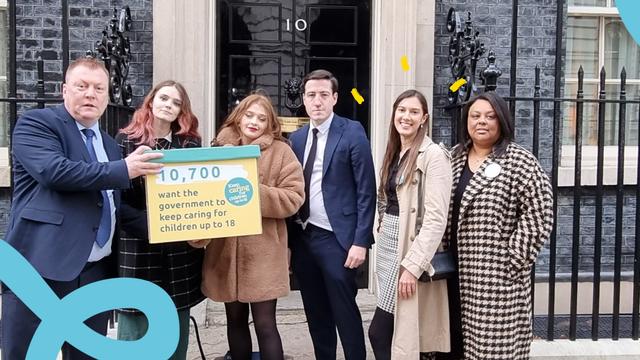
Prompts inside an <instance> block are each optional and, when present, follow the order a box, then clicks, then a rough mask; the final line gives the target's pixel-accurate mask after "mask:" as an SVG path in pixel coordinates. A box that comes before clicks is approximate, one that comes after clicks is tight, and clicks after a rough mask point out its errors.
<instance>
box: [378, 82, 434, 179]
mask: <svg viewBox="0 0 640 360" xmlns="http://www.w3.org/2000/svg"><path fill="white" fill-rule="evenodd" d="M412 97H414V98H416V99H418V101H419V102H420V105H421V107H422V113H423V114H424V115H426V116H427V119H426V121H425V122H424V124H423V126H421V127H419V128H418V132H417V133H416V136H415V137H414V138H413V142H412V143H411V147H410V148H409V153H408V154H407V155H406V156H407V158H406V160H405V161H403V162H402V165H400V168H399V169H398V174H402V176H404V178H405V180H404V181H405V182H407V183H410V182H411V180H413V172H414V171H413V169H415V167H416V160H417V159H418V151H419V150H420V145H421V144H422V141H423V140H424V137H425V136H426V134H427V128H428V122H429V105H428V104H427V99H426V98H425V97H424V95H422V93H421V92H420V91H418V90H406V91H404V92H403V93H402V94H400V95H399V96H398V98H397V99H396V101H395V102H394V103H393V110H392V111H391V123H390V124H389V141H388V142H387V150H386V151H385V153H384V160H383V162H382V169H380V186H381V187H382V188H384V187H385V185H386V183H387V181H388V180H389V173H390V172H391V164H392V161H393V159H394V158H395V157H396V155H398V154H400V148H401V145H402V144H401V143H400V134H398V130H397V129H396V125H395V117H396V110H397V109H398V105H400V102H402V100H404V99H408V98H412Z"/></svg>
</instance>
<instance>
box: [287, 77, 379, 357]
mask: <svg viewBox="0 0 640 360" xmlns="http://www.w3.org/2000/svg"><path fill="white" fill-rule="evenodd" d="M303 86H304V94H303V101H304V105H305V108H306V110H307V114H308V115H309V118H310V120H311V121H310V124H309V125H307V126H305V127H303V128H301V129H299V130H298V131H296V132H294V133H292V134H291V136H290V140H291V145H292V147H293V151H294V152H295V153H296V156H297V157H298V160H300V162H301V163H302V164H303V168H304V177H305V195H306V199H305V202H304V204H303V205H302V208H300V211H299V212H298V218H297V219H296V221H294V222H292V223H290V234H291V238H290V239H289V241H290V244H291V245H290V246H291V264H292V268H293V271H294V274H295V276H296V278H297V279H298V281H299V283H300V292H301V294H302V301H303V303H304V309H305V313H306V315H307V321H308V324H309V332H310V333H311V339H312V340H313V347H314V351H315V356H316V359H322V360H327V359H335V358H336V343H337V338H336V328H337V329H338V333H339V334H340V342H341V343H342V347H343V349H344V355H345V358H346V359H347V360H354V359H358V360H360V359H365V357H366V350H365V343H364V333H363V329H362V317H361V316H360V310H359V309H358V305H357V304H356V295H357V291H358V288H357V285H356V269H357V268H358V266H360V265H361V264H362V263H363V262H364V260H365V257H366V253H367V249H368V248H370V247H371V244H372V243H373V233H372V230H373V218H374V211H375V203H376V186H375V173H374V167H373V159H372V156H371V147H370V145H369V141H368V140H367V137H366V134H365V132H364V129H363V127H362V125H360V123H359V122H356V121H353V120H349V119H346V118H343V117H340V116H338V115H336V114H334V113H333V107H334V106H335V104H336V102H337V100H338V81H337V80H336V78H335V77H334V76H333V75H332V74H331V73H330V72H328V71H326V70H315V71H313V72H311V73H309V74H307V76H305V78H304V80H303Z"/></svg>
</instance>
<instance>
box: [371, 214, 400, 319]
mask: <svg viewBox="0 0 640 360" xmlns="http://www.w3.org/2000/svg"><path fill="white" fill-rule="evenodd" d="M399 225H400V220H399V217H398V216H396V215H391V214H384V216H383V217H382V225H381V227H380V235H379V236H378V240H377V241H376V274H377V277H378V303H377V306H378V307H379V308H380V309H382V310H384V311H386V312H388V313H390V314H395V310H396V292H397V291H396V289H397V286H398V273H399V270H400V264H399V261H398V233H399V231H400V230H399V228H400V226H399Z"/></svg>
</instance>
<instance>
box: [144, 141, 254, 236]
mask: <svg viewBox="0 0 640 360" xmlns="http://www.w3.org/2000/svg"><path fill="white" fill-rule="evenodd" d="M159 152H162V153H163V154H164V157H163V158H162V159H160V160H159V161H158V162H161V163H163V164H165V166H164V168H163V169H162V172H161V173H160V174H158V175H150V176H147V178H146V191H147V217H148V221H149V242H150V243H152V244H156V243H166V242H172V241H184V240H199V239H211V238H220V237H228V236H241V235H254V234H260V233H262V218H261V214H260V193H259V182H258V166H257V159H258V157H259V156H260V148H259V147H258V146H256V145H248V146H224V147H211V148H195V149H175V150H160V151H159Z"/></svg>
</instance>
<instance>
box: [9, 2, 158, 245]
mask: <svg viewBox="0 0 640 360" xmlns="http://www.w3.org/2000/svg"><path fill="white" fill-rule="evenodd" d="M15 3H16V7H15V9H16V38H17V44H16V65H17V69H16V81H17V92H18V97H24V98H32V97H35V96H36V81H37V71H36V61H35V60H36V59H37V58H38V56H41V57H42V59H43V60H45V61H44V71H45V74H44V79H45V94H46V95H47V96H50V97H60V96H61V82H62V76H63V75H62V70H63V69H62V51H63V50H62V5H61V0H15ZM123 5H128V6H129V7H130V9H131V17H132V19H133V23H132V27H131V31H129V32H128V33H126V35H127V36H128V37H129V39H130V41H131V52H132V54H133V58H132V61H131V65H130V67H129V77H128V82H129V83H130V84H131V86H132V89H133V106H134V107H135V106H137V105H138V104H139V103H140V102H141V101H142V99H143V98H144V95H145V94H146V93H147V92H148V91H149V89H150V88H151V85H152V73H153V68H152V67H153V53H152V50H153V34H152V29H153V24H152V20H153V16H152V1H151V0H127V1H124V0H69V1H68V6H69V21H68V25H69V59H70V60H73V59H75V58H78V57H80V56H84V55H85V51H86V50H93V49H94V44H95V42H96V41H98V40H100V39H101V38H102V30H103V29H104V28H105V26H107V24H108V23H109V20H110V19H111V17H112V16H113V9H114V7H115V8H117V10H118V11H120V9H121V8H122V6H123ZM34 105H35V104H24V105H21V106H19V112H22V111H24V110H27V109H30V108H32V107H33V106H34ZM10 198H11V190H10V189H0V234H1V235H4V233H5V230H6V224H7V219H8V216H9V208H10Z"/></svg>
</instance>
